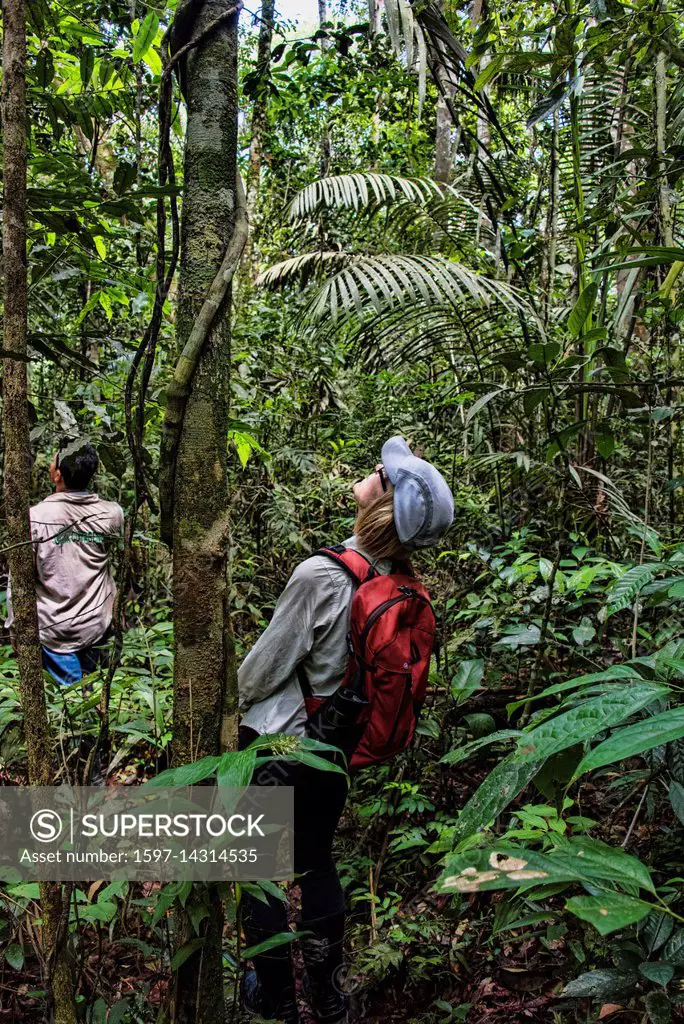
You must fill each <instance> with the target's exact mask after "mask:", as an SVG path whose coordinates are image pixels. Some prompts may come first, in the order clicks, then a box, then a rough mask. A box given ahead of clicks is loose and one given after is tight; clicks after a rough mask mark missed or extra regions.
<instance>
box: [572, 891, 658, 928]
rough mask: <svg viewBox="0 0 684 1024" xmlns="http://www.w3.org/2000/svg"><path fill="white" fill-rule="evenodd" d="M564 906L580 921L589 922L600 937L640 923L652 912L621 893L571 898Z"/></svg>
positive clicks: (643, 903)
mask: <svg viewBox="0 0 684 1024" xmlns="http://www.w3.org/2000/svg"><path fill="white" fill-rule="evenodd" d="M565 906H566V907H567V909H568V910H569V911H570V913H572V914H574V915H575V916H576V917H579V918H581V920H582V921H589V923H590V924H593V926H594V928H596V929H597V931H599V932H600V933H601V935H609V934H610V933H611V932H615V931H617V930H618V928H626V927H627V926H628V925H630V924H636V922H637V921H641V920H642V919H643V918H644V917H646V916H647V914H649V913H650V912H651V910H652V907H651V905H650V903H645V902H644V901H643V900H638V899H635V898H634V897H633V896H625V894H624V893H621V892H606V893H603V894H602V895H601V896H573V897H572V898H571V899H569V900H568V901H567V902H566V904H565Z"/></svg>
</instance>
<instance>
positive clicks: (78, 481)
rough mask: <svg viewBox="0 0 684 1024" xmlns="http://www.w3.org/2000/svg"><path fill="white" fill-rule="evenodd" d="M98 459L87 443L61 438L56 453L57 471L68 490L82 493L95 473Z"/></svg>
mask: <svg viewBox="0 0 684 1024" xmlns="http://www.w3.org/2000/svg"><path fill="white" fill-rule="evenodd" d="M98 465H99V459H98V457H97V451H96V450H95V446H94V445H92V444H90V442H88V441H83V440H79V439H78V438H77V439H76V440H75V441H74V440H72V439H71V438H69V437H63V438H62V440H61V441H60V444H59V450H58V452H57V469H58V470H59V471H60V473H61V474H62V479H63V480H64V483H65V484H66V485H67V487H68V488H69V489H70V490H73V491H84V490H85V489H86V487H87V486H88V484H89V483H90V481H91V480H92V479H93V477H94V476H95V473H96V472H97V467H98Z"/></svg>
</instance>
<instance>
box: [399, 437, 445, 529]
mask: <svg viewBox="0 0 684 1024" xmlns="http://www.w3.org/2000/svg"><path fill="white" fill-rule="evenodd" d="M382 464H383V466H384V467H385V472H386V473H387V476H388V477H389V479H390V481H391V483H392V485H393V487H394V523H395V526H396V528H397V534H398V536H399V540H400V541H401V543H402V544H404V545H405V546H406V547H407V548H413V549H415V548H428V547H430V546H431V545H433V544H436V543H437V541H438V540H439V538H440V537H441V536H442V534H444V533H446V531H447V530H448V529H449V527H450V526H451V524H452V522H453V520H454V499H453V496H452V494H451V490H450V488H449V485H448V484H447V482H446V480H445V479H444V477H443V476H442V474H441V473H440V472H439V471H438V470H436V469H435V467H434V466H432V465H430V463H429V462H426V461H425V459H419V458H418V457H417V456H415V455H414V454H413V452H412V451H411V449H410V448H409V446H408V445H407V443H406V441H405V440H404V438H403V437H401V436H400V435H399V434H397V435H396V436H395V437H390V439H389V441H385V443H384V445H383V446H382Z"/></svg>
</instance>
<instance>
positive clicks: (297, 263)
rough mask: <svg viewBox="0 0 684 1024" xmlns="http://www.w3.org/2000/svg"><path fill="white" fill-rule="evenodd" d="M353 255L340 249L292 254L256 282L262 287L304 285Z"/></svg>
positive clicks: (265, 272) (266, 271) (260, 276)
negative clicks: (298, 254)
mask: <svg viewBox="0 0 684 1024" xmlns="http://www.w3.org/2000/svg"><path fill="white" fill-rule="evenodd" d="M351 258H352V257H351V256H350V254H349V253H347V252H343V251H341V250H339V249H332V250H322V251H317V252H305V253H303V254H302V255H301V256H292V257H291V258H290V259H288V260H281V261H280V263H274V264H273V266H272V267H269V268H268V270H265V271H264V272H263V273H262V274H259V276H258V277H257V280H256V283H257V285H259V286H260V287H261V288H274V289H275V288H282V287H283V286H284V285H287V284H293V283H294V282H297V283H298V284H300V285H302V286H304V285H306V284H308V282H309V281H310V280H311V279H312V278H313V277H315V276H316V275H317V274H319V273H320V272H321V271H323V270H327V269H330V268H331V269H333V270H334V269H335V267H336V265H344V263H346V262H347V261H348V260H349V259H351Z"/></svg>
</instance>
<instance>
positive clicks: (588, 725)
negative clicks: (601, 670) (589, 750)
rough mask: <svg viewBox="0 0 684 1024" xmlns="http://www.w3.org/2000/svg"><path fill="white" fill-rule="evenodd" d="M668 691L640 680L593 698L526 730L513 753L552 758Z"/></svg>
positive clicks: (528, 757) (531, 758)
mask: <svg viewBox="0 0 684 1024" xmlns="http://www.w3.org/2000/svg"><path fill="white" fill-rule="evenodd" d="M667 693H669V690H668V689H667V688H666V687H664V686H657V685H655V684H652V683H637V684H636V685H634V686H632V687H629V688H628V687H626V686H625V687H620V688H619V689H616V690H614V691H613V690H611V691H609V692H608V693H603V694H601V695H600V696H598V697H592V698H590V699H589V700H586V701H584V702H583V703H581V704H579V705H577V706H576V707H573V708H570V710H569V711H565V712H563V713H561V714H559V715H556V717H555V718H552V719H550V720H549V721H546V722H544V723H543V724H542V725H539V726H537V727H536V728H534V729H532V730H531V731H530V732H527V733H525V734H524V736H523V737H521V739H520V740H519V741H518V750H517V751H516V753H515V754H514V755H513V756H514V757H518V758H521V759H522V760H523V761H538V760H540V759H545V758H547V757H550V756H551V754H557V753H558V751H559V750H565V748H566V747H571V746H572V745H573V744H575V743H581V742H582V741H584V740H590V739H591V738H592V737H593V736H596V734H597V733H599V732H603V730H604V729H610V728H611V726H614V725H618V724H619V723H620V722H623V721H624V720H625V719H626V718H630V717H631V715H635V714H636V713H637V711H641V709H642V708H645V707H647V706H648V705H649V704H652V703H653V701H654V700H657V699H658V698H659V697H662V696H664V695H665V694H667Z"/></svg>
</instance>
